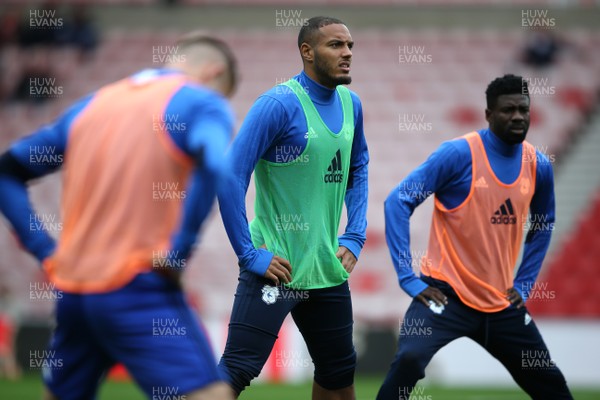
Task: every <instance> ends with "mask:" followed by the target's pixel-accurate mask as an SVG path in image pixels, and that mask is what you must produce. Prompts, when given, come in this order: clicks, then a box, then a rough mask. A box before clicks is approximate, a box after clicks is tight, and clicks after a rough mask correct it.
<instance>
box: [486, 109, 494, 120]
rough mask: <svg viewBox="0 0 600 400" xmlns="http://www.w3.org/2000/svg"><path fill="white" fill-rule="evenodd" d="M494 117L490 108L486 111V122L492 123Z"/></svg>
mask: <svg viewBox="0 0 600 400" xmlns="http://www.w3.org/2000/svg"><path fill="white" fill-rule="evenodd" d="M491 115H492V110H490V109H489V108H486V109H485V120H486V121H487V122H490V116H491Z"/></svg>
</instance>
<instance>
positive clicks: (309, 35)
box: [298, 16, 346, 48]
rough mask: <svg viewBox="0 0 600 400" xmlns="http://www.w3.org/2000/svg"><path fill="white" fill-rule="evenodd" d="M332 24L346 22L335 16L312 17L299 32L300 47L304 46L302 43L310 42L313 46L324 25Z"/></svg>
mask: <svg viewBox="0 0 600 400" xmlns="http://www.w3.org/2000/svg"><path fill="white" fill-rule="evenodd" d="M332 24H342V25H346V24H344V23H343V22H342V21H341V20H339V19H337V18H333V17H323V16H319V17H312V18H310V19H309V20H308V21H306V23H305V24H304V25H302V28H300V32H299V33H298V48H300V47H301V46H302V43H305V42H306V43H308V44H309V45H311V46H313V45H314V43H315V37H316V36H317V33H318V32H319V29H321V28H322V27H324V26H327V25H332Z"/></svg>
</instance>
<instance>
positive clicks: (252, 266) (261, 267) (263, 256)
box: [240, 249, 273, 276]
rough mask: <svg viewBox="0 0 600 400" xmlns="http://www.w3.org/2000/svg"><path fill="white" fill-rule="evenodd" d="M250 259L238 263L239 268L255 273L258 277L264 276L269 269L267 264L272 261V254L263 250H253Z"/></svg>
mask: <svg viewBox="0 0 600 400" xmlns="http://www.w3.org/2000/svg"><path fill="white" fill-rule="evenodd" d="M253 253H254V254H253V255H252V257H251V258H250V259H249V260H247V261H246V259H245V260H244V261H240V267H242V268H246V269H247V270H249V271H251V272H253V273H255V274H256V275H259V276H265V272H267V269H269V264H271V260H272V259H273V253H271V252H270V251H268V250H265V249H255V251H253Z"/></svg>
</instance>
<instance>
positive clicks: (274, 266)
mask: <svg viewBox="0 0 600 400" xmlns="http://www.w3.org/2000/svg"><path fill="white" fill-rule="evenodd" d="M260 247H261V248H262V249H266V248H267V246H266V245H265V244H263V245H262V246H260ZM264 277H265V278H267V279H270V280H272V281H273V282H274V283H275V285H279V283H280V282H281V283H290V282H291V281H292V266H291V265H290V262H289V261H288V260H286V259H285V258H282V257H279V256H273V258H272V259H271V263H270V264H269V268H267V272H265V275H264Z"/></svg>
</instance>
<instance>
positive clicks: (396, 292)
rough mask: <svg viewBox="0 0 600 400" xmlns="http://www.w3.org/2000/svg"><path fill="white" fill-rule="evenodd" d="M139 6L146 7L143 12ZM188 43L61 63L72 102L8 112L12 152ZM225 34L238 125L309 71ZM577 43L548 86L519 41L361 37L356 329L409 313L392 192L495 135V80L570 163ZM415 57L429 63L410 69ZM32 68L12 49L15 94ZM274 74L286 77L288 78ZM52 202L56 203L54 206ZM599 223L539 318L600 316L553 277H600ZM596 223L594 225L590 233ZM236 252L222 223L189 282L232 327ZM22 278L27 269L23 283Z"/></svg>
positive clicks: (584, 102) (580, 98)
mask: <svg viewBox="0 0 600 400" xmlns="http://www.w3.org/2000/svg"><path fill="white" fill-rule="evenodd" d="M104 2H107V3H110V2H111V1H110V0H106V1H102V3H104ZM142 2H143V1H142ZM120 3H122V2H120ZM131 3H132V4H134V3H135V4H138V2H137V1H132V2H131ZM197 3H203V4H204V3H206V2H197ZM332 3H336V2H332ZM469 3H479V2H475V1H473V2H469ZM534 3H535V4H544V3H546V2H543V1H535V2H532V4H534ZM232 4H233V2H232ZM179 33H180V32H178V31H166V32H164V31H147V30H144V31H125V30H120V29H113V30H110V31H108V32H105V34H104V35H103V41H102V43H101V44H100V45H99V47H98V49H97V52H96V54H95V55H94V56H93V57H92V59H90V60H88V61H87V62H84V63H82V62H81V61H80V60H78V58H77V57H76V55H75V53H74V52H73V51H72V50H69V49H61V50H57V51H55V52H52V54H51V55H50V57H51V58H52V60H53V63H54V64H55V65H56V68H57V69H56V81H57V82H58V84H59V85H61V86H63V87H64V93H65V95H64V96H61V97H58V98H57V99H53V101H51V102H48V103H47V104H44V105H40V106H32V105H21V104H11V105H8V106H6V107H2V108H0V119H1V120H2V121H3V130H2V131H3V132H2V136H1V137H0V142H1V144H2V146H6V145H7V143H9V142H10V141H11V140H14V139H15V138H16V137H19V136H22V135H24V134H26V133H27V132H30V131H32V130H34V129H35V128H37V127H38V126H39V125H40V124H41V123H43V122H45V121H48V120H50V119H51V118H53V117H54V116H56V115H58V113H59V112H60V111H61V110H62V109H64V107H66V106H68V105H69V104H70V103H71V102H73V101H74V100H75V99H77V98H78V97H80V96H83V95H84V94H86V93H88V92H90V91H91V90H94V89H95V88H97V87H99V86H100V85H102V84H105V83H108V82H111V81H113V80H116V79H119V78H122V77H123V76H125V75H127V74H130V73H132V72H135V71H136V70H139V69H141V68H145V67H157V66H158V65H159V64H157V63H155V62H153V61H154V60H153V54H154V52H155V51H156V48H157V46H172V43H173V41H174V40H175V38H176V37H177V36H178V34H179ZM214 33H215V34H218V35H219V36H221V37H223V38H224V39H225V40H226V41H228V42H229V43H231V44H232V46H233V48H234V50H235V52H236V53H237V55H238V57H239V59H240V60H242V65H243V67H242V74H243V76H242V79H243V81H242V84H241V87H240V90H239V93H238V94H237V95H236V97H235V98H234V101H233V104H234V108H235V111H236V114H237V118H238V125H239V123H240V122H241V120H242V119H243V117H244V115H245V113H246V112H247V110H248V108H249V107H250V106H251V104H252V103H253V101H254V100H255V99H256V97H257V96H258V95H259V94H260V93H261V92H263V91H265V90H267V89H269V88H270V87H271V86H273V85H274V84H276V83H279V82H282V81H284V80H287V79H288V78H289V77H291V76H293V75H294V74H296V73H297V72H298V71H299V56H298V54H297V49H296V48H295V46H293V45H290V44H293V43H295V39H296V33H295V32H293V31H282V32H278V33H277V34H276V35H274V34H273V33H272V32H269V31H260V30H252V31H247V30H243V31H242V30H235V29H222V30H221V31H219V32H214ZM566 36H567V37H568V38H569V40H572V41H573V42H575V43H577V45H578V46H581V47H582V49H583V53H585V54H586V57H584V58H583V59H562V60H560V61H559V62H558V63H557V64H556V65H555V66H554V68H553V69H551V70H548V71H544V73H543V74H541V73H539V72H538V71H536V70H533V69H531V68H527V67H525V66H523V65H521V64H519V63H518V62H517V61H516V52H517V49H518V47H519V45H520V43H521V41H522V33H520V32H516V33H511V32H500V31H495V30H485V31H481V32H479V31H478V32H474V31H469V30H461V29H453V30H446V29H432V28H425V29H422V30H418V31H415V30H391V31H390V30H386V31H384V30H378V29H373V28H371V29H363V30H354V31H353V38H354V40H355V42H356V43H357V49H360V51H358V50H357V51H356V52H355V56H354V60H353V83H352V86H351V88H352V89H353V90H355V91H356V92H357V93H359V94H360V96H361V98H362V101H363V107H364V119H365V132H366V134H367V138H368V141H369V146H370V150H371V167H370V170H371V173H370V176H371V189H370V210H369V232H368V241H367V247H366V249H365V251H364V253H363V256H362V258H361V261H360V266H359V268H358V269H357V271H356V272H355V273H354V274H353V276H352V278H351V285H352V289H353V292H354V296H355V297H354V307H355V314H356V317H357V319H361V320H366V321H374V322H381V321H391V320H396V319H397V318H398V316H399V314H398V313H399V312H400V310H403V309H405V306H406V305H407V304H408V297H407V296H404V295H400V293H401V292H400V289H399V288H398V284H397V282H396V278H395V274H394V272H393V268H392V266H391V262H390V259H389V254H388V252H387V248H386V247H385V240H384V239H383V236H382V235H383V229H384V226H383V215H382V204H383V200H384V199H385V197H386V196H387V194H388V193H389V191H390V190H391V188H392V187H394V186H395V185H396V184H397V183H398V182H399V181H400V180H401V179H402V178H403V177H404V176H405V175H406V174H407V173H408V172H409V171H410V170H412V169H413V168H414V167H416V166H417V165H418V164H419V163H420V162H422V161H423V160H424V159H425V157H426V156H427V155H428V154H429V153H430V152H431V151H433V150H434V149H435V148H436V147H437V146H438V145H439V144H440V143H441V141H443V140H448V139H450V138H452V137H455V136H458V135H461V134H463V133H467V132H468V131H469V130H472V129H475V128H478V127H483V126H485V120H484V104H485V97H484V93H483V90H484V88H485V86H486V85H487V83H489V81H490V80H491V79H493V78H494V77H496V76H498V75H501V74H503V73H506V72H516V73H520V74H522V75H523V76H525V77H527V78H528V79H530V82H531V83H533V86H537V87H538V88H539V89H540V91H539V93H534V94H533V95H532V104H533V122H532V126H531V131H530V136H529V138H528V139H529V140H530V141H531V142H532V143H533V144H534V145H536V147H537V148H538V149H539V150H540V151H542V152H544V153H546V154H550V155H557V156H558V158H560V154H561V152H562V151H563V149H564V148H566V146H567V145H568V143H569V140H570V138H571V137H572V135H574V134H575V133H576V132H577V131H578V129H580V127H581V126H582V124H583V122H584V121H585V118H586V115H587V113H589V112H590V110H591V108H592V106H593V105H594V104H595V103H596V102H597V101H598V98H597V96H598V92H597V88H599V87H600V74H599V73H598V72H599V71H600V54H599V53H598V52H597V51H595V50H596V49H597V48H598V44H600V35H599V34H598V33H594V32H590V31H585V30H572V31H569V32H567V33H566ZM257 52H260V54H261V57H260V58H259V57H253V55H255V54H256V53H257ZM413 55H416V56H418V57H417V58H416V59H415V58H414V57H413V58H412V60H413V61H409V59H410V56H413ZM403 56H404V58H403ZM23 57H26V55H25V54H24V53H23V51H22V50H20V49H18V48H16V47H11V46H8V47H5V48H4V50H3V51H2V59H3V60H4V65H5V70H6V71H8V72H7V74H6V75H5V76H4V80H5V82H10V80H11V79H13V78H11V77H12V76H13V75H11V74H14V71H17V70H18V68H19V65H20V63H21V62H22V59H23ZM415 60H417V61H415ZM107 65H109V66H110V68H108V67H107ZM10 71H13V72H10ZM273 71H277V72H276V73H277V75H274V74H273ZM544 91H545V92H544ZM59 181H60V176H59V175H56V176H54V177H53V178H52V179H51V180H50V181H48V182H44V183H43V184H41V185H35V186H34V187H33V191H34V199H35V201H36V202H37V204H39V205H40V206H41V207H43V208H44V209H46V210H48V212H51V211H54V212H58V195H57V194H58V183H59ZM251 193H252V191H251ZM48 199H52V200H53V202H52V203H50V204H48V202H47V200H48ZM42 200H43V201H42ZM428 203H429V205H428V206H425V207H421V209H419V210H418V211H417V212H416V213H415V217H414V218H413V220H412V227H411V229H412V230H413V241H412V242H413V243H412V245H413V251H414V255H415V256H420V255H422V254H423V251H424V249H425V247H426V240H427V236H428V230H429V223H430V221H429V210H430V209H431V208H430V207H431V201H430V200H428ZM250 213H251V214H252V212H251V211H250ZM591 215H593V217H592V218H589V219H588V223H587V224H584V225H582V227H581V229H580V230H579V231H578V233H577V234H576V235H574V236H573V243H575V242H576V239H575V238H576V237H581V238H584V239H586V240H584V241H581V242H580V244H579V246H583V244H582V243H585V245H586V246H588V247H589V248H590V249H591V250H594V252H592V251H590V252H587V250H586V251H585V252H584V251H582V250H584V249H583V248H578V247H574V246H577V245H576V244H573V243H571V242H569V243H567V244H566V245H565V247H564V249H563V252H561V253H560V254H559V255H557V258H556V259H555V260H554V261H553V262H552V267H550V269H549V272H548V274H549V275H548V276H549V278H548V280H550V281H552V282H554V281H556V282H560V283H561V286H557V287H556V290H557V291H559V292H560V293H561V301H560V302H559V303H560V306H561V307H563V308H561V309H559V308H557V307H556V306H555V305H554V303H553V305H552V306H551V307H550V306H548V307H546V306H544V304H543V303H541V302H540V303H536V305H535V307H536V308H535V310H536V312H540V313H544V314H545V315H546V314H548V315H569V316H570V315H578V316H598V315H600V313H599V310H598V308H599V307H600V301H598V299H597V298H596V300H593V299H590V298H582V297H581V296H575V295H573V296H571V295H570V294H568V291H569V290H572V289H571V286H570V284H569V283H568V282H567V281H566V279H563V276H562V275H560V274H561V272H560V271H559V268H557V269H556V271H555V268H554V266H555V265H561V262H560V260H563V259H564V258H565V257H567V259H568V258H569V255H568V254H573V252H578V251H579V252H581V253H586V254H587V255H586V256H585V262H582V263H579V264H580V266H579V267H580V268H581V274H583V273H584V272H585V271H591V270H594V260H595V258H594V257H595V256H598V255H599V254H598V249H599V248H600V246H598V244H599V243H600V242H598V240H600V239H599V238H600V236H598V235H595V236H593V237H595V239H593V240H592V235H590V233H589V232H590V229H592V230H593V228H594V225H590V224H592V223H595V224H597V223H598V222H600V200H598V201H596V206H595V208H594V210H593V212H592V214H591ZM592 220H593V221H595V222H589V221H592ZM595 232H596V233H597V229H596V230H595ZM8 235H9V233H8V230H7V228H6V224H3V226H2V228H1V230H0V251H1V252H2V254H3V256H2V260H1V261H0V269H1V270H2V272H3V274H7V275H8V276H9V279H10V280H11V282H14V285H16V286H19V287H21V286H27V285H28V284H29V282H30V281H32V279H34V278H32V275H35V279H40V277H39V276H37V275H36V274H37V272H36V268H35V267H34V264H33V261H32V260H31V259H30V258H28V257H27V256H24V255H23V254H22V253H21V252H20V250H18V249H17V246H16V244H15V241H14V240H13V239H8V238H7V236H8ZM226 243H228V242H227V238H226V235H225V233H224V231H223V229H222V227H221V224H220V220H219V218H218V217H215V218H213V220H212V221H211V223H210V224H209V226H208V227H207V228H206V230H205V232H204V234H203V242H202V246H201V248H200V250H199V252H198V254H197V255H196V256H195V257H194V259H193V262H192V263H191V270H190V271H189V275H188V287H189V289H190V290H192V291H194V292H197V293H199V294H200V296H201V300H200V303H201V304H202V305H203V312H209V313H211V314H212V315H213V316H225V315H227V313H228V312H229V310H230V304H231V299H232V293H233V291H234V288H235V284H236V277H237V271H236V269H237V268H236V260H235V257H234V255H233V254H232V251H231V249H230V247H229V246H228V245H226ZM588 247H586V249H587V248H588ZM565 254H567V255H565ZM572 264H573V263H572V262H571V263H570V265H572ZM15 266H20V268H18V270H17V271H15V268H14V267H15ZM208 266H210V267H208ZM416 267H417V265H416V262H415V268H416ZM595 270H597V268H596V269H595ZM24 271H28V272H29V273H30V274H31V275H28V274H27V273H24ZM556 274H558V275H556ZM581 274H579V273H578V274H572V275H571V277H572V279H583V281H588V282H592V279H587V278H585V277H583V276H582V275H581ZM555 275H556V277H554V276H555ZM595 276H596V278H595V279H594V280H593V281H594V282H596V284H597V283H598V282H600V279H598V275H597V273H596V275H595ZM550 277H552V278H550ZM557 284H558V283H557ZM589 285H592V283H590V284H589ZM594 288H596V289H594ZM592 289H593V290H592ZM578 290H579V289H578ZM588 292H595V293H599V292H600V291H599V290H597V286H593V287H592V286H590V290H588ZM562 296H564V298H563V297H562ZM596 296H597V294H596ZM390 298H396V299H398V300H397V306H395V307H389V299H390ZM563 299H564V300H563ZM567 299H568V300H567ZM567 303H568V304H567ZM590 304H594V305H593V306H591V305H590ZM32 307H33V308H34V310H33V311H32V312H43V310H40V307H47V306H46V305H40V304H38V303H33V304H32ZM544 307H546V308H544Z"/></svg>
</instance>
